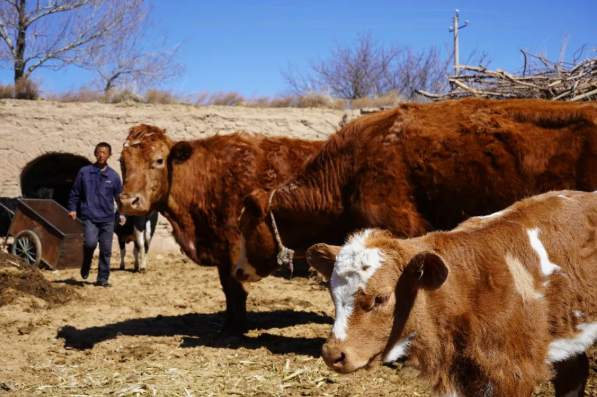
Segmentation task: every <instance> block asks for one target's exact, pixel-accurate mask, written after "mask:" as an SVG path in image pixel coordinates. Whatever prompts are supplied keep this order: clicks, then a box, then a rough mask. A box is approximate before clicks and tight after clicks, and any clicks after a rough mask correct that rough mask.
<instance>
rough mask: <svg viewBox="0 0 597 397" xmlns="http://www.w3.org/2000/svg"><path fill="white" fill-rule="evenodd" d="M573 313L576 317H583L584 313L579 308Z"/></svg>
mask: <svg viewBox="0 0 597 397" xmlns="http://www.w3.org/2000/svg"><path fill="white" fill-rule="evenodd" d="M573 314H574V316H575V317H579V318H580V317H582V313H581V312H580V311H578V310H575V311H574V312H573Z"/></svg>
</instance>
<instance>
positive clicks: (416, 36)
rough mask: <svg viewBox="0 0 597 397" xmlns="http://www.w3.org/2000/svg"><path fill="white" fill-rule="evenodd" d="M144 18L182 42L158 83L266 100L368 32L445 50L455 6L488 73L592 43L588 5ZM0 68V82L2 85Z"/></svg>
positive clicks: (451, 4) (320, 7) (185, 6)
mask: <svg viewBox="0 0 597 397" xmlns="http://www.w3.org/2000/svg"><path fill="white" fill-rule="evenodd" d="M153 4H154V9H153V13H152V19H153V20H154V22H155V24H156V26H158V27H159V28H160V29H164V30H167V31H168V33H169V41H170V42H171V43H172V44H174V43H177V42H180V41H183V40H185V39H186V43H185V44H184V46H183V47H182V49H181V52H180V55H179V62H180V63H182V64H184V65H185V67H186V73H185V75H184V76H182V77H181V78H179V79H177V80H175V81H172V82H171V83H169V84H167V85H164V86H163V88H168V89H172V90H173V91H174V92H176V93H196V92H200V91H209V92H215V91H236V92H239V93H241V94H242V95H244V96H247V97H252V96H259V95H268V96H273V95H276V94H277V93H280V92H281V91H283V90H284V88H285V84H284V81H283V79H282V76H281V73H280V70H281V69H283V68H286V67H287V66H288V65H289V64H294V65H296V66H297V67H298V68H299V69H302V70H306V68H307V66H308V61H309V60H313V59H317V58H318V57H325V56H326V55H327V54H328V53H329V51H330V49H331V48H333V47H334V46H335V45H336V43H339V44H342V45H349V44H350V43H351V42H353V41H354V40H355V39H356V37H357V34H358V33H359V32H361V33H370V34H371V36H372V37H373V38H374V39H375V40H376V41H378V42H380V43H386V44H390V43H402V44H406V45H409V46H411V47H412V48H414V49H422V48H425V47H430V46H432V45H438V46H440V47H442V48H444V47H445V46H449V47H450V48H451V46H452V34H451V33H449V32H448V26H450V25H451V23H452V17H453V16H454V10H455V9H456V8H458V9H459V10H460V18H461V20H462V21H464V20H465V19H468V20H469V21H470V23H469V26H468V27H466V28H465V29H463V30H462V31H461V34H460V53H461V56H460V58H461V60H463V58H466V54H468V53H470V52H471V51H472V50H473V49H475V48H477V49H478V50H481V51H485V52H487V53H488V54H489V56H490V58H491V60H492V62H491V64H490V67H491V68H501V69H505V70H507V71H510V72H514V71H516V70H518V69H519V68H520V67H521V66H522V57H521V54H520V51H519V50H520V49H526V50H529V51H530V52H534V53H538V52H541V51H542V52H544V53H545V54H546V55H547V56H548V58H550V59H557V58H558V56H559V52H560V46H561V43H562V40H563V39H564V37H566V36H567V35H568V37H569V43H568V47H567V48H568V50H567V57H568V58H570V57H571V56H572V53H573V52H574V50H576V49H577V48H579V47H580V46H581V45H583V44H587V45H588V46H589V47H597V23H595V16H597V0H578V1H572V0H568V1H562V0H558V1H555V0H543V1H535V0H523V1H521V0H518V1H514V0H502V1H480V0H475V1H469V0H458V1H453V0H442V1H440V0H431V1H419V2H416V1H408V2H406V1H397V0H394V1H385V0H384V1H369V2H364V1H362V0H361V1H350V0H343V1H338V0H318V1H314V0H305V1H293V2H290V1H275V0H254V1H249V0H245V1H241V0H235V1H232V0H154V1H153ZM11 76H12V73H10V72H6V71H2V72H1V73H0V81H2V82H4V83H10V80H11ZM34 76H36V77H37V78H41V80H42V83H43V87H44V88H46V89H48V90H53V91H63V90H67V89H70V88H76V87H78V86H80V85H82V84H85V83H86V82H88V81H89V80H90V76H89V74H87V73H86V72H83V71H80V70H75V69H74V68H69V69H67V70H62V71H58V72H52V71H47V70H42V71H38V72H37V73H34Z"/></svg>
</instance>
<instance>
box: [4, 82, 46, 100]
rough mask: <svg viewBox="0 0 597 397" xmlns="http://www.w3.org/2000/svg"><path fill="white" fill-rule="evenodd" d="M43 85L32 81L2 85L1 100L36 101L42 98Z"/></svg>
mask: <svg viewBox="0 0 597 397" xmlns="http://www.w3.org/2000/svg"><path fill="white" fill-rule="evenodd" d="M40 86H41V84H40V83H39V82H38V81H35V80H32V79H20V80H19V81H18V82H17V83H16V84H14V85H12V84H7V85H4V84H0V99H27V100H36V99H39V98H40V96H41V88H40Z"/></svg>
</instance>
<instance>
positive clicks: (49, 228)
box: [4, 198, 83, 269]
mask: <svg viewBox="0 0 597 397" xmlns="http://www.w3.org/2000/svg"><path fill="white" fill-rule="evenodd" d="M4 208H5V210H7V211H9V212H12V211H10V210H9V209H8V208H6V207H4ZM8 235H9V236H14V241H13V244H12V248H11V253H12V254H13V255H16V256H19V257H21V258H23V259H24V260H25V261H27V263H29V264H30V265H32V266H39V265H40V264H44V265H45V266H47V267H49V268H50V269H63V268H78V267H80V266H81V262H82V260H83V222H81V221H80V220H79V219H75V220H73V219H71V218H70V217H69V216H68V211H67V210H66V209H65V208H64V207H62V206H61V205H60V204H58V203H57V202H55V201H54V200H47V199H25V198H23V199H19V203H18V205H17V208H16V210H15V212H14V216H13V217H12V222H11V223H10V228H9V229H8Z"/></svg>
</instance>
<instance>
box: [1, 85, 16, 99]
mask: <svg viewBox="0 0 597 397" xmlns="http://www.w3.org/2000/svg"><path fill="white" fill-rule="evenodd" d="M14 97H15V89H14V86H13V85H11V84H7V85H4V84H0V99H12V98H14Z"/></svg>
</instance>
